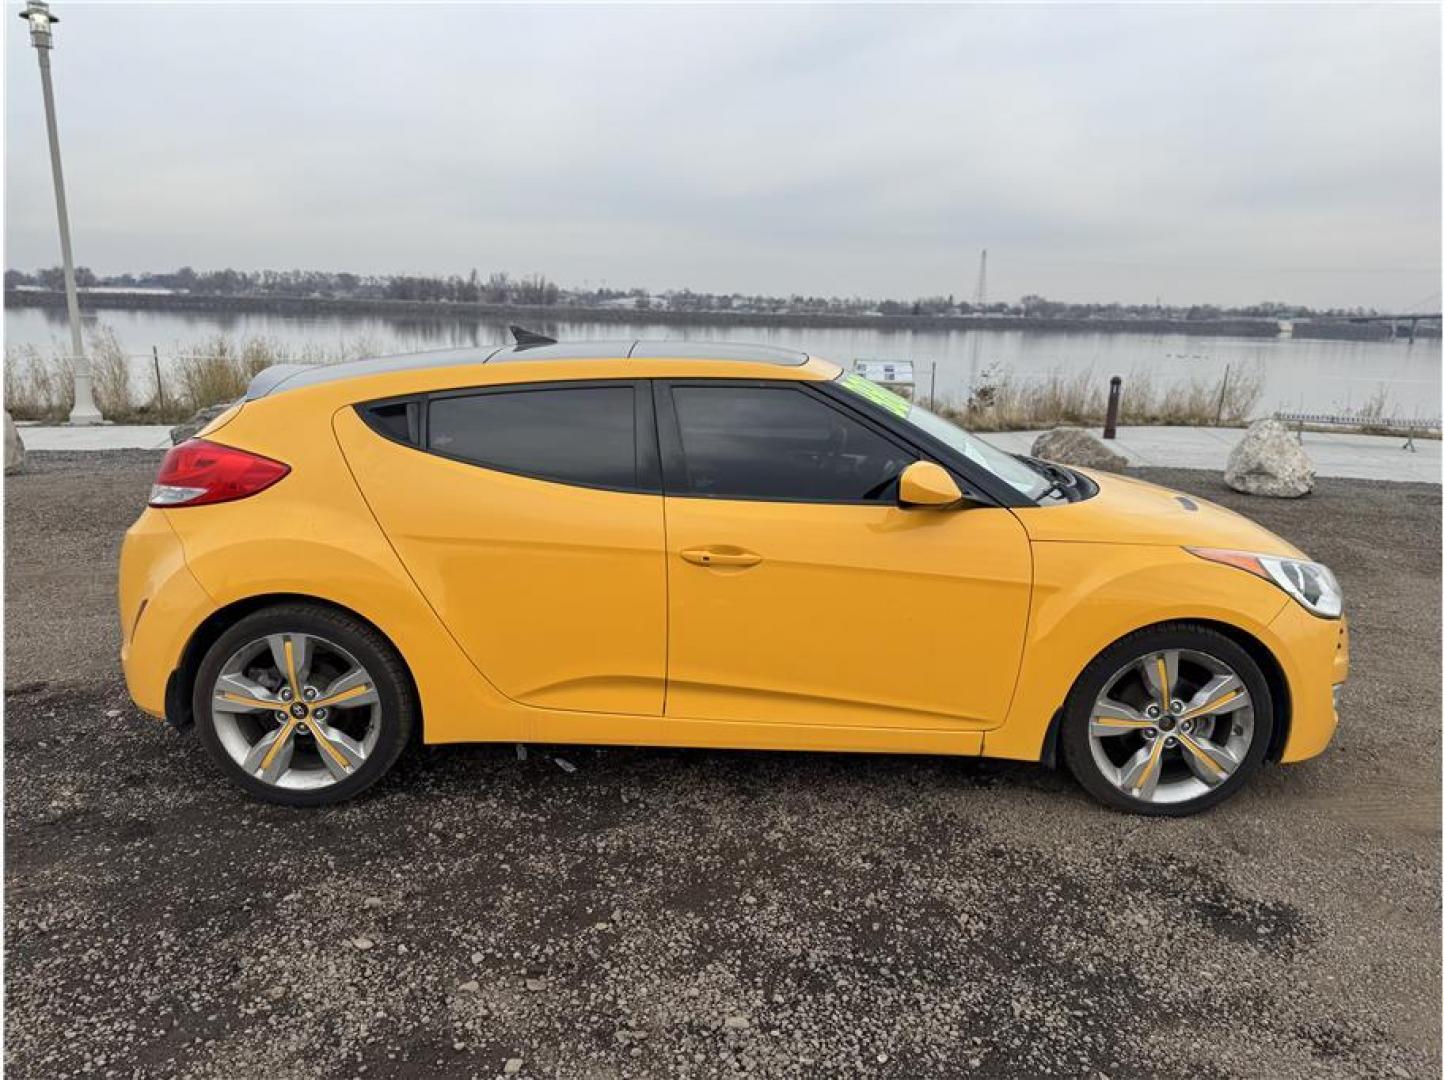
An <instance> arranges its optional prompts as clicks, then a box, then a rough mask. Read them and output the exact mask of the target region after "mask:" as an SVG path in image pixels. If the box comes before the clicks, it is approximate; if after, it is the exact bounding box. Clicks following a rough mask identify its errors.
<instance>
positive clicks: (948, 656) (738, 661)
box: [657, 380, 1032, 729]
mask: <svg viewBox="0 0 1444 1080" xmlns="http://www.w3.org/2000/svg"><path fill="white" fill-rule="evenodd" d="M657 406H658V413H657V415H658V421H659V424H658V428H659V436H660V439H661V448H662V457H663V470H664V486H665V504H666V518H667V560H668V574H669V581H670V584H669V604H668V610H669V619H668V624H669V636H668V674H667V701H666V715H667V716H668V717H671V718H677V719H683V718H688V719H698V720H731V721H747V722H753V723H757V722H764V723H783V724H831V725H839V726H885V727H896V728H911V729H923V728H952V729H957V728H978V729H981V728H987V727H992V726H996V725H997V724H999V723H1001V722H1002V720H1003V718H1004V716H1005V714H1006V711H1007V707H1008V703H1009V700H1010V698H1011V696H1012V692H1013V685H1014V681H1015V679H1016V677H1017V673H1018V668H1019V662H1020V657H1021V652H1022V646H1023V635H1024V630H1025V625H1026V622H1027V617H1028V601H1029V589H1030V582H1031V565H1032V562H1031V553H1030V550H1029V546H1028V539H1027V535H1026V534H1025V532H1024V530H1023V528H1022V526H1021V525H1020V524H1019V522H1018V521H1017V519H1016V518H1015V517H1014V516H1013V514H1012V513H1011V512H1009V511H1008V510H1007V509H1004V508H1001V507H995V506H989V505H983V504H979V503H972V504H968V505H967V506H966V508H964V509H949V510H938V509H907V508H903V507H900V506H899V505H898V503H897V475H898V473H900V472H901V471H902V469H903V468H904V467H905V466H907V465H908V464H910V463H911V462H912V461H913V460H916V458H917V457H918V455H917V453H916V452H915V451H914V450H912V449H910V446H909V444H908V443H907V441H906V440H905V438H903V437H902V436H900V435H899V434H898V433H897V432H890V431H889V430H887V429H886V428H884V427H883V426H882V425H880V424H879V423H877V422H876V421H874V420H873V419H872V418H869V417H866V416H864V415H862V414H861V413H859V412H855V411H853V410H850V409H849V408H848V407H847V406H846V405H845V404H842V403H840V402H837V401H834V400H833V399H831V398H829V397H827V396H825V395H823V394H820V393H818V392H816V391H815V390H812V389H810V388H808V386H807V385H806V384H805V383H800V382H783V381H762V382H732V381H718V380H686V381H684V380H674V381H671V382H666V383H658V384H657Z"/></svg>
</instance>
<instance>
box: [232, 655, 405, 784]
mask: <svg viewBox="0 0 1444 1080" xmlns="http://www.w3.org/2000/svg"><path fill="white" fill-rule="evenodd" d="M211 720H212V724H213V725H214V728H215V732H216V736H217V738H218V739H219V740H220V743H221V745H222V746H223V747H224V748H225V750H226V752H227V753H228V754H229V755H230V756H231V758H232V760H234V761H235V762H236V764H237V765H239V766H240V767H241V768H242V769H244V770H245V772H246V773H247V774H248V775H250V776H253V777H255V778H256V779H257V780H260V781H262V782H263V783H267V784H271V785H273V786H275V787H281V788H293V789H313V788H322V787H328V786H330V785H331V784H335V783H339V782H340V781H342V780H345V779H346V778H347V777H349V776H352V775H354V774H355V772H356V770H358V769H359V768H360V767H361V766H362V765H363V764H364V763H365V761H366V758H367V756H368V755H369V754H370V753H371V752H372V751H373V750H374V749H375V748H376V742H377V739H378V738H379V737H380V734H381V699H380V695H379V694H378V692H377V688H376V681H375V680H374V679H373V678H372V677H371V674H370V673H369V672H368V671H367V670H366V669H365V668H364V667H363V666H362V665H361V664H360V663H359V662H358V661H357V660H356V658H355V657H354V656H352V655H351V654H350V653H349V652H347V651H346V650H345V649H343V648H342V647H341V646H339V645H337V644H336V643H335V642H332V641H328V640H327V639H325V638H323V637H320V636H318V635H315V634H304V633H279V634H267V635H266V636H265V637H259V638H256V639H254V640H252V641H249V642H247V643H246V644H245V645H242V646H241V647H240V648H239V649H237V650H236V651H235V652H233V653H232V654H231V656H230V657H229V658H228V659H227V660H226V662H225V664H224V665H223V666H222V667H221V671H220V674H219V675H218V676H217V677H216V681H215V686H214V687H213V688H212V690H211Z"/></svg>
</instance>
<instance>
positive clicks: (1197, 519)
mask: <svg viewBox="0 0 1444 1080" xmlns="http://www.w3.org/2000/svg"><path fill="white" fill-rule="evenodd" d="M1076 471H1078V472H1081V473H1083V474H1084V475H1086V476H1087V477H1088V478H1089V479H1090V480H1092V481H1093V482H1094V483H1096V484H1097V485H1098V494H1097V495H1095V496H1093V498H1091V499H1084V500H1083V501H1082V502H1075V503H1066V504H1061V505H1057V506H1052V505H1049V506H1038V507H1031V506H1030V507H1027V508H1025V509H1022V510H1019V511H1017V514H1018V519H1019V520H1020V521H1021V522H1022V523H1023V526H1024V528H1026V529H1027V530H1028V535H1029V537H1031V538H1032V539H1033V540H1035V541H1043V540H1064V541H1073V542H1076V543H1113V544H1178V545H1184V546H1194V547H1217V548H1234V549H1236V550H1239V551H1254V552H1258V553H1259V554H1263V555H1284V556H1288V557H1290V558H1295V559H1298V558H1306V556H1305V555H1304V553H1303V552H1301V551H1300V550H1299V549H1298V548H1296V547H1294V546H1293V545H1292V544H1290V543H1289V542H1288V541H1287V540H1284V539H1283V538H1282V537H1279V536H1275V535H1274V534H1273V533H1271V532H1269V531H1268V530H1267V529H1265V528H1264V527H1263V526H1262V525H1257V524H1255V523H1254V522H1252V521H1250V520H1249V519H1248V518H1246V517H1244V516H1243V515H1242V514H1236V513H1234V512H1233V511H1232V510H1227V509H1225V508H1224V507H1222V506H1218V505H1216V504H1214V503H1211V502H1209V501H1207V500H1206V499H1200V498H1199V497H1198V496H1196V495H1184V494H1182V493H1180V492H1177V491H1171V490H1169V489H1168V488H1165V487H1159V486H1158V485H1157V484H1149V483H1146V482H1144V481H1142V480H1134V479H1132V478H1130V477H1125V476H1116V475H1114V474H1112V473H1103V472H1093V471H1092V470H1090V469H1078V470H1076Z"/></svg>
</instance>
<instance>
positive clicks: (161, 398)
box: [150, 345, 165, 409]
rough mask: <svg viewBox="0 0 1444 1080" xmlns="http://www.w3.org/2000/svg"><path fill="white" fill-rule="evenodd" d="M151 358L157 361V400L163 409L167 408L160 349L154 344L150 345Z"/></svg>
mask: <svg viewBox="0 0 1444 1080" xmlns="http://www.w3.org/2000/svg"><path fill="white" fill-rule="evenodd" d="M150 355H151V359H152V360H154V361H155V400H156V402H157V403H158V404H159V405H160V407H161V408H162V409H164V408H165V384H164V383H163V382H161V381H160V349H158V348H157V347H156V346H154V345H152V346H151V347H150Z"/></svg>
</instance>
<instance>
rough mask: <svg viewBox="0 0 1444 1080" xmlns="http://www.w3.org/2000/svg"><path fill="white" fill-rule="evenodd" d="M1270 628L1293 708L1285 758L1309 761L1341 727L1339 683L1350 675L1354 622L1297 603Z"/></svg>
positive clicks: (1280, 613) (1289, 605)
mask: <svg viewBox="0 0 1444 1080" xmlns="http://www.w3.org/2000/svg"><path fill="white" fill-rule="evenodd" d="M1269 629H1270V630H1271V631H1272V632H1273V633H1274V635H1275V638H1276V648H1275V655H1276V656H1277V657H1278V660H1279V663H1280V664H1281V665H1282V667H1283V669H1284V676H1285V678H1286V679H1287V680H1288V684H1289V697H1290V704H1291V706H1292V708H1291V718H1290V724H1289V737H1288V741H1287V742H1286V743H1285V744H1284V750H1283V754H1282V756H1281V758H1280V760H1281V761H1285V762H1290V761H1306V760H1307V759H1309V758H1311V757H1314V756H1315V755H1317V754H1320V753H1322V752H1323V750H1324V748H1325V747H1327V746H1328V745H1329V740H1331V739H1332V738H1333V737H1334V731H1335V730H1336V729H1337V728H1338V726H1339V714H1338V711H1337V703H1336V699H1337V696H1338V695H1337V691H1336V687H1339V686H1342V685H1343V683H1344V682H1345V680H1347V679H1348V677H1349V625H1348V622H1347V621H1346V620H1344V619H1320V618H1318V617H1316V616H1314V615H1310V614H1309V613H1308V612H1307V611H1305V610H1304V609H1303V608H1302V607H1301V606H1300V605H1298V604H1296V603H1292V602H1291V603H1289V604H1287V605H1285V606H1284V609H1283V610H1282V611H1280V612H1279V614H1278V616H1277V617H1276V618H1275V619H1274V621H1273V623H1272V624H1271V625H1270V627H1269Z"/></svg>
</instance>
